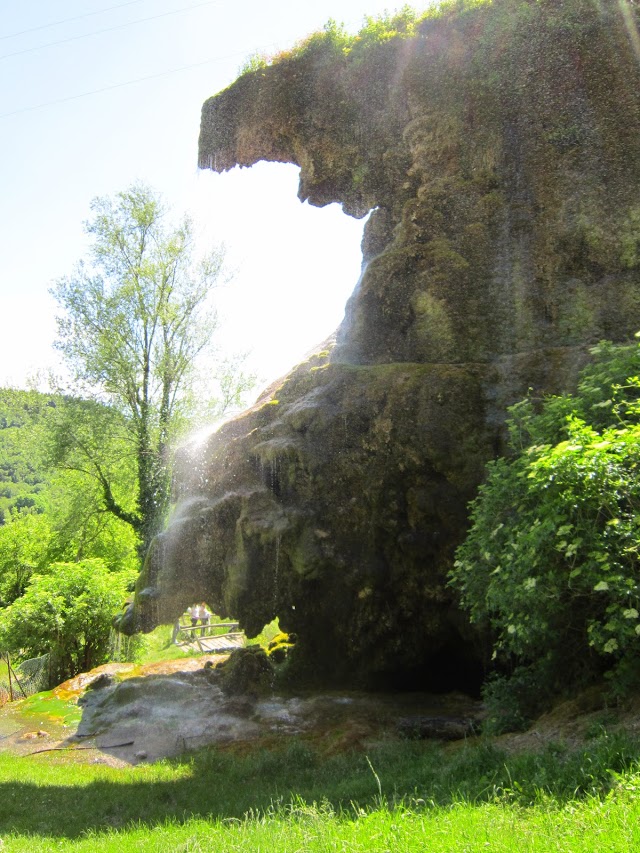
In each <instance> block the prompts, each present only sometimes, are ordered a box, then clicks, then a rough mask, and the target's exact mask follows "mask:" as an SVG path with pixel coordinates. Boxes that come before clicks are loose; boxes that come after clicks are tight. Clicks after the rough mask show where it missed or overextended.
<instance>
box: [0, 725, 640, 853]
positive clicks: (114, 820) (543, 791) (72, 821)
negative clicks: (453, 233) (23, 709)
mask: <svg viewBox="0 0 640 853" xmlns="http://www.w3.org/2000/svg"><path fill="white" fill-rule="evenodd" d="M320 746H321V747H322V748H320ZM327 752H331V750H330V749H329V750H327V744H326V743H323V744H322V745H318V744H314V743H312V742H307V741H305V740H302V739H299V740H294V741H286V742H276V743H275V744H274V745H272V748H271V749H257V748H254V751H252V752H246V753H243V752H242V751H241V750H240V749H239V748H237V749H236V750H234V751H223V750H215V749H212V750H208V751H204V752H202V753H201V754H198V755H196V756H194V757H191V758H188V759H183V760H180V761H172V762H170V761H165V762H161V763H158V764H155V765H150V766H144V765H140V766H137V767H131V768H126V769H117V768H110V767H107V766H104V765H99V764H97V765H96V764H79V763H76V762H75V761H74V758H75V759H76V760H77V757H75V756H72V755H70V754H69V753H49V754H45V755H39V756H31V757H23V758H20V757H16V756H12V755H9V754H0V837H1V838H2V839H3V841H4V846H0V850H2V851H3V853H4V851H5V850H11V851H27V850H28V851H45V850H73V851H85V850H86V851H89V850H91V851H92V853H94V851H95V853H99V851H107V850H113V851H115V850H118V851H134V850H140V851H154V850H172V851H173V850H181V851H200V850H202V851H207V850H216V851H235V850H238V851H240V850H242V851H267V850H268V851H275V850H277V851H278V853H288V851H291V853H294V851H300V853H302V851H345V853H346V851H350V853H351V851H381V853H382V851H393V853H399V852H400V851H414V850H415V851H423V850H425V851H430V853H431V851H433V853H436V851H443V853H444V851H446V853H452V851H453V853H457V851H487V850H489V851H491V853H496V851H514V853H515V851H517V853H525V851H547V850H554V851H566V853H587V851H588V853H593V851H595V850H597V851H604V850H606V851H631V850H634V851H635V850H637V849H640V797H639V796H638V794H640V764H639V763H638V757H639V756H640V743H638V742H637V741H634V740H632V739H630V738H628V737H623V736H614V735H607V734H606V733H605V734H603V735H602V736H601V737H599V738H597V739H594V740H593V741H592V742H591V743H590V744H589V748H588V749H582V750H579V751H571V750H569V749H567V748H564V747H561V746H558V745H556V746H550V747H548V748H546V749H544V750H543V751H541V752H539V753H537V754H526V755H507V754H506V753H504V752H503V751H502V750H500V749H498V748H497V747H496V746H494V745H492V743H491V742H488V741H487V742H480V743H478V744H475V743H472V742H469V743H467V744H462V745H459V746H458V747H456V748H448V749H445V748H444V747H442V746H440V745H438V744H433V743H425V742H408V741H405V742H399V743H398V742H394V743H391V742H389V743H387V744H381V745H380V746H378V747H377V748H372V749H371V750H370V751H369V753H368V755H363V754H361V753H357V752H350V753H342V754H338V755H331V754H327Z"/></svg>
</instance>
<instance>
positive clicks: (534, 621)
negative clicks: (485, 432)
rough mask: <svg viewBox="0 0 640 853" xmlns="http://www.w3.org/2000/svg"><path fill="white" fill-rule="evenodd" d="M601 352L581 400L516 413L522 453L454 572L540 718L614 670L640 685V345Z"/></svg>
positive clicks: (502, 463) (496, 653)
mask: <svg viewBox="0 0 640 853" xmlns="http://www.w3.org/2000/svg"><path fill="white" fill-rule="evenodd" d="M592 353H593V356H594V360H593V363H592V364H590V365H589V366H588V367H587V368H586V369H585V370H584V371H583V373H582V377H581V381H580V383H579V387H578V392H577V394H576V395H564V396H561V397H552V398H548V399H546V400H543V401H541V402H536V401H534V400H531V399H530V400H526V401H524V402H522V403H519V404H517V405H516V406H514V407H512V408H511V410H510V413H511V418H510V422H509V431H510V443H511V449H512V455H511V456H510V457H509V458H504V459H498V460H496V461H495V462H492V463H490V464H489V466H488V476H487V479H486V482H485V483H484V485H483V486H482V487H481V489H480V493H479V495H478V497H477V498H476V499H475V501H473V503H472V505H471V529H470V531H469V534H468V536H467V538H466V540H465V542H464V543H463V544H462V546H461V547H460V548H459V549H458V552H457V560H456V563H455V567H454V569H453V571H452V572H451V575H450V579H451V583H452V585H453V586H455V587H456V588H457V589H458V591H459V592H460V596H461V600H462V604H463V605H464V606H465V607H467V608H468V609H469V611H470V614H471V619H472V621H473V622H475V623H476V624H478V625H479V626H482V627H484V628H485V629H486V630H487V631H489V632H491V634H492V636H493V659H494V660H495V662H496V665H497V666H498V668H501V669H502V671H503V672H504V671H505V670H508V669H509V668H510V667H513V665H514V664H515V665H516V671H515V673H514V677H512V678H511V679H507V684H506V688H507V690H506V692H507V694H508V693H509V689H511V692H512V693H517V694H519V695H520V696H521V698H522V699H523V700H524V704H525V705H528V708H527V709H526V710H529V711H530V712H535V711H536V710H538V709H539V708H536V707H532V706H535V705H539V704H540V703H541V702H544V699H545V698H548V697H550V696H553V695H557V694H558V693H559V692H562V690H563V689H565V688H567V687H575V686H580V685H584V684H586V683H589V682H591V681H594V680H595V679H597V678H599V677H600V676H601V675H602V674H607V676H608V677H609V678H610V680H611V686H612V689H613V691H614V692H615V693H618V694H619V693H624V692H625V691H626V690H628V689H630V688H631V687H633V686H637V682H638V666H637V664H638V653H639V650H640V585H639V579H640V578H639V571H638V569H639V564H638V551H639V547H640V480H639V478H638V472H639V470H640V345H638V344H633V345H630V346H614V345H613V344H610V343H602V344H600V345H599V346H597V347H595V348H594V349H593V350H592ZM500 689H501V690H502V689H503V688H500ZM492 690H493V692H494V693H495V683H494V685H493V687H492V688H490V692H491V691H492ZM503 692H504V690H503Z"/></svg>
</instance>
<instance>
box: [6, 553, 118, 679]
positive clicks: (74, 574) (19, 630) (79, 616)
mask: <svg viewBox="0 0 640 853" xmlns="http://www.w3.org/2000/svg"><path fill="white" fill-rule="evenodd" d="M132 579H133V574H132V572H110V571H109V569H108V568H107V566H105V564H104V563H103V562H102V561H101V560H96V559H94V560H82V561H80V562H79V563H54V564H53V565H51V566H49V567H48V568H47V569H46V570H44V571H43V573H42V574H38V575H34V576H33V577H32V578H31V580H30V582H29V584H28V586H27V589H26V591H25V593H24V595H22V596H21V597H20V598H19V599H17V600H16V601H15V602H14V603H13V604H11V605H9V607H6V608H5V609H4V610H2V611H0V645H1V647H2V648H3V649H5V650H7V651H10V652H14V653H16V654H17V655H18V657H21V658H23V659H25V658H31V657H37V656H40V655H43V654H49V655H50V682H51V685H54V684H58V683H59V682H60V681H63V680H64V679H66V678H71V677H72V676H74V675H77V674H78V673H79V672H88V671H89V670H90V669H92V668H93V667H95V666H98V665H99V664H101V663H104V662H105V661H106V660H107V657H108V652H109V638H110V634H111V622H112V619H113V614H114V612H115V611H117V610H118V608H119V607H120V606H121V605H122V602H123V599H124V597H125V595H126V589H127V586H128V584H130V583H131V581H132Z"/></svg>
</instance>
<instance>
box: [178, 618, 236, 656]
mask: <svg viewBox="0 0 640 853" xmlns="http://www.w3.org/2000/svg"><path fill="white" fill-rule="evenodd" d="M221 629H223V632H222V633H219V631H220V630H221ZM234 629H235V630H234ZM173 642H174V643H175V645H176V646H183V647H184V646H188V647H189V648H193V647H194V646H196V647H197V648H198V649H199V650H200V651H201V652H209V653H214V652H218V651H219V652H221V653H222V652H230V651H233V649H237V648H242V646H244V644H245V642H246V637H245V634H244V631H241V630H240V625H239V624H238V622H210V623H208V624H206V625H183V624H182V623H180V622H177V623H176V624H175V626H174V629H173Z"/></svg>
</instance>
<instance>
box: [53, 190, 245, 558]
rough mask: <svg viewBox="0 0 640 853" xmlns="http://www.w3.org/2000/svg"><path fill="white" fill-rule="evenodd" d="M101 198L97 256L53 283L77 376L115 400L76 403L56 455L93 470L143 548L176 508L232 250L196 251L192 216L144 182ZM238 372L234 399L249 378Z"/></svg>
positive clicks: (84, 387)
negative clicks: (174, 456) (185, 439)
mask: <svg viewBox="0 0 640 853" xmlns="http://www.w3.org/2000/svg"><path fill="white" fill-rule="evenodd" d="M91 209H92V212H93V218H92V219H91V220H90V221H89V222H88V223H87V226H86V230H87V232H88V234H89V235H90V236H91V238H92V248H91V253H90V259H89V262H88V263H80V264H79V265H78V267H77V268H76V270H75V272H74V274H73V275H71V276H69V277H66V278H63V279H61V280H60V281H58V282H57V284H56V286H55V287H54V288H53V291H52V292H53V294H54V296H55V297H56V299H57V300H58V302H59V304H60V306H61V307H62V308H63V309H64V314H63V315H62V316H61V317H59V318H58V333H59V338H58V343H57V346H58V347H59V349H60V350H61V351H62V352H63V353H64V355H65V357H66V360H67V363H68V365H69V367H70V368H71V369H72V372H73V375H74V377H75V381H76V383H77V385H76V387H77V388H78V389H80V390H81V391H84V394H85V396H86V395H87V394H88V395H89V396H94V397H95V396H97V398H99V399H101V400H102V401H104V402H107V403H108V404H109V405H110V406H111V407H112V409H113V410H114V411H113V412H112V413H111V415H108V414H107V412H106V411H105V410H100V409H98V408H97V407H91V406H89V405H87V406H86V408H85V409H84V411H82V406H81V405H80V404H78V405H77V406H75V412H76V413H81V418H80V422H79V424H78V428H76V427H75V426H74V422H73V421H74V417H73V416H72V415H71V411H70V412H69V414H70V417H69V419H68V421H67V425H66V427H64V429H65V430H66V433H64V434H63V435H61V440H60V442H59V444H58V453H57V457H56V458H57V462H58V463H59V464H62V465H66V466H67V467H70V468H74V469H75V470H77V471H79V470H82V471H83V472H84V474H85V475H87V476H91V477H93V478H94V480H95V482H96V483H98V484H99V487H100V489H101V500H102V506H103V508H104V509H106V510H108V511H109V512H111V513H112V514H113V515H114V516H116V517H118V518H119V519H121V520H122V521H124V522H125V523H127V524H129V525H130V526H131V527H132V529H133V530H134V531H135V533H136V535H137V536H138V537H139V540H140V542H141V550H142V552H143V553H144V551H146V549H147V547H148V545H149V542H150V540H151V539H152V537H153V536H154V535H155V534H156V533H157V532H158V530H159V529H160V528H161V526H162V523H163V520H164V517H165V513H166V508H167V503H168V499H169V480H170V466H169V449H170V445H171V443H172V441H173V440H175V438H176V436H177V435H178V434H179V433H180V431H181V429H183V428H184V423H185V418H186V417H187V416H188V413H189V410H190V407H191V406H192V403H193V400H192V391H193V389H194V387H195V381H196V365H197V362H198V359H199V358H200V357H201V356H202V355H203V354H204V353H205V352H209V353H211V349H212V342H213V341H214V332H215V328H216V314H215V311H214V310H213V307H212V304H211V295H212V290H213V288H214V287H215V285H216V284H217V283H218V282H219V281H220V280H221V277H222V276H223V251H222V249H220V248H218V249H215V250H214V251H212V252H211V253H210V254H209V255H207V256H206V257H204V258H202V259H200V260H196V259H195V255H194V245H193V234H192V228H191V225H190V222H189V220H188V219H185V220H184V221H183V222H182V223H181V224H179V225H178V226H177V227H170V226H169V225H168V224H167V216H168V211H167V209H166V207H165V206H164V205H163V203H162V201H161V200H160V198H159V197H158V196H157V195H156V194H155V193H154V192H153V191H152V190H151V189H149V188H148V187H145V186H142V185H135V186H132V187H131V188H129V189H128V190H125V191H124V192H120V193H118V194H117V195H116V196H115V197H114V198H97V199H95V200H94V201H93V203H92V206H91ZM229 376H231V377H232V379H231V383H230V384H231V386H232V388H231V389H229V388H228V387H227V388H226V392H227V396H228V397H229V398H234V397H237V396H238V394H239V393H240V390H241V388H242V386H243V384H246V383H245V382H244V380H245V377H242V376H240V377H239V379H240V381H239V382H237V381H236V377H238V372H237V371H231V372H230V373H229V371H227V372H226V378H227V379H229ZM118 418H120V419H118ZM107 449H108V453H106V452H105V451H106V450H107ZM131 464H133V469H134V472H135V484H134V485H132V484H131V482H130V477H129V471H130V468H129V467H128V466H130V465H131ZM123 472H124V478H123V476H122V475H123Z"/></svg>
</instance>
